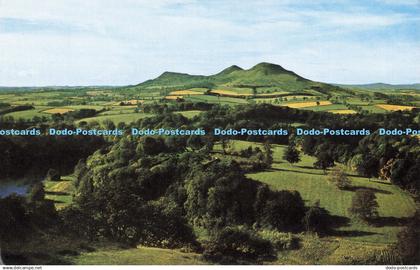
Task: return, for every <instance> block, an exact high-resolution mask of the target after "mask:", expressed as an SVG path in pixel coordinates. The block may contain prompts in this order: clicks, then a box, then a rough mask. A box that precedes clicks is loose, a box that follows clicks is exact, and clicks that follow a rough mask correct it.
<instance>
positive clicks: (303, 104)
mask: <svg viewBox="0 0 420 270" xmlns="http://www.w3.org/2000/svg"><path fill="white" fill-rule="evenodd" d="M331 104H332V103H331V102H330V101H319V105H318V104H317V103H316V101H308V102H295V103H286V104H283V105H282V106H287V107H289V108H295V109H299V108H306V107H315V106H326V105H331Z"/></svg>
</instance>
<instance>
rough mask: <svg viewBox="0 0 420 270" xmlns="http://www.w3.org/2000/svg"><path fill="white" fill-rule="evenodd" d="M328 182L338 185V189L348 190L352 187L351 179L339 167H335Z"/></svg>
mask: <svg viewBox="0 0 420 270" xmlns="http://www.w3.org/2000/svg"><path fill="white" fill-rule="evenodd" d="M328 181H330V182H331V183H333V184H334V185H336V187H337V188H338V189H346V188H349V187H350V185H351V180H350V178H349V177H348V176H347V175H346V174H345V173H344V170H343V169H341V168H339V167H334V168H333V169H332V171H331V172H330V173H329V175H328Z"/></svg>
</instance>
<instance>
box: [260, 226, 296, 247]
mask: <svg viewBox="0 0 420 270" xmlns="http://www.w3.org/2000/svg"><path fill="white" fill-rule="evenodd" d="M258 235H259V236H260V237H261V238H262V239H264V240H267V241H270V243H271V244H272V245H273V247H274V248H275V249H277V250H278V251H280V250H291V249H297V248H299V239H298V238H297V237H295V236H293V234H291V233H284V232H279V231H276V230H262V231H259V232H258Z"/></svg>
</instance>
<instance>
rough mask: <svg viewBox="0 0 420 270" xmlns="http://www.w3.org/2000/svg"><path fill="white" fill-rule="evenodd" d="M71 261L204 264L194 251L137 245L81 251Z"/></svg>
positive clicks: (77, 262) (111, 263) (107, 263)
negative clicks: (128, 247)
mask: <svg viewBox="0 0 420 270" xmlns="http://www.w3.org/2000/svg"><path fill="white" fill-rule="evenodd" d="M71 260H72V262H73V263H75V264H82V265H92V264H95V265H96V264H99V265H194V264H205V262H204V261H202V260H201V256H200V255H198V254H196V253H184V252H180V251H179V250H174V249H162V248H149V247H138V248H131V249H125V250H105V251H94V252H86V253H82V254H81V255H80V256H77V257H72V258H71Z"/></svg>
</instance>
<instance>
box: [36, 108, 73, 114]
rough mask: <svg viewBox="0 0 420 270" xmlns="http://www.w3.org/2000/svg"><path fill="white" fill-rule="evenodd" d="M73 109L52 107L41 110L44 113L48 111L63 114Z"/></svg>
mask: <svg viewBox="0 0 420 270" xmlns="http://www.w3.org/2000/svg"><path fill="white" fill-rule="evenodd" d="M72 111H74V110H73V109H68V108H53V109H48V110H45V111H43V112H44V113H49V114H56V113H58V114H64V113H68V112H72Z"/></svg>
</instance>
